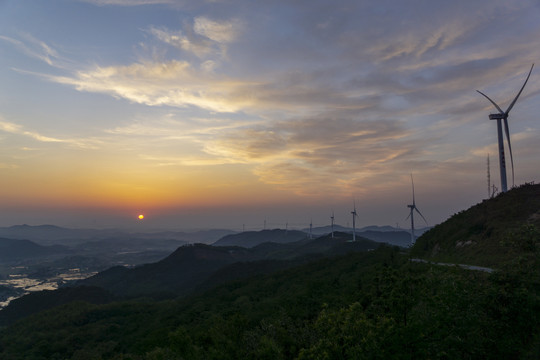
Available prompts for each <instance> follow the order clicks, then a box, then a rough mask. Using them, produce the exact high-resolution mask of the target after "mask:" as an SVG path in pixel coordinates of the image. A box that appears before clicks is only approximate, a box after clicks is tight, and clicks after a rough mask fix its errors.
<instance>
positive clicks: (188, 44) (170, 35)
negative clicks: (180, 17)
mask: <svg viewBox="0 0 540 360" xmlns="http://www.w3.org/2000/svg"><path fill="white" fill-rule="evenodd" d="M148 32H149V33H150V34H152V35H153V36H154V37H156V38H157V39H158V40H159V41H162V42H164V43H166V44H168V45H171V46H173V47H175V48H177V49H179V50H183V51H186V52H188V53H192V54H194V55H195V56H197V57H199V58H205V57H207V56H210V55H212V54H217V53H219V52H220V49H217V48H216V44H215V43H214V42H213V41H210V40H209V39H205V38H201V37H198V38H197V37H195V36H193V35H190V34H189V33H184V32H182V31H180V30H178V31H171V30H168V29H164V28H163V29H161V28H160V29H158V28H155V27H151V28H150V29H149V30H148Z"/></svg>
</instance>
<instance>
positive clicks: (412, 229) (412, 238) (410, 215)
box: [405, 174, 428, 246]
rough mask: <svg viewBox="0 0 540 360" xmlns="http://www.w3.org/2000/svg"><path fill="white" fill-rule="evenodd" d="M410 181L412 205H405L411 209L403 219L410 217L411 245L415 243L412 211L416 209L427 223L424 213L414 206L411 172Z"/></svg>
mask: <svg viewBox="0 0 540 360" xmlns="http://www.w3.org/2000/svg"><path fill="white" fill-rule="evenodd" d="M411 183H412V205H407V207H408V208H409V209H411V211H410V213H409V216H407V217H406V218H405V220H407V219H408V218H411V246H412V245H414V243H415V238H414V211H415V210H416V212H417V213H418V214H419V215H420V216H421V217H422V219H424V221H425V222H426V225H427V224H428V223H427V220H426V218H425V217H424V215H422V213H421V212H420V210H418V208H417V207H416V202H415V200H414V181H413V177H412V174H411Z"/></svg>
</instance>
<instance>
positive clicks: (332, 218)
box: [330, 211, 334, 239]
mask: <svg viewBox="0 0 540 360" xmlns="http://www.w3.org/2000/svg"><path fill="white" fill-rule="evenodd" d="M330 220H332V225H331V226H332V239H333V238H334V212H333V211H332V216H330Z"/></svg>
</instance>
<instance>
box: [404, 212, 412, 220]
mask: <svg viewBox="0 0 540 360" xmlns="http://www.w3.org/2000/svg"><path fill="white" fill-rule="evenodd" d="M411 214H412V211H411V212H410V213H409V216H407V217H406V218H405V220H409V218H410V217H411Z"/></svg>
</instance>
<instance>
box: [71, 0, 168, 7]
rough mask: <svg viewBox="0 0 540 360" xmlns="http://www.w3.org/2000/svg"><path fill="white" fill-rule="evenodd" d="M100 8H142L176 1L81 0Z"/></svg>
mask: <svg viewBox="0 0 540 360" xmlns="http://www.w3.org/2000/svg"><path fill="white" fill-rule="evenodd" d="M79 1H81V2H86V3H90V4H94V5H98V6H107V5H115V6H140V5H158V4H174V3H175V0H79Z"/></svg>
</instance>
